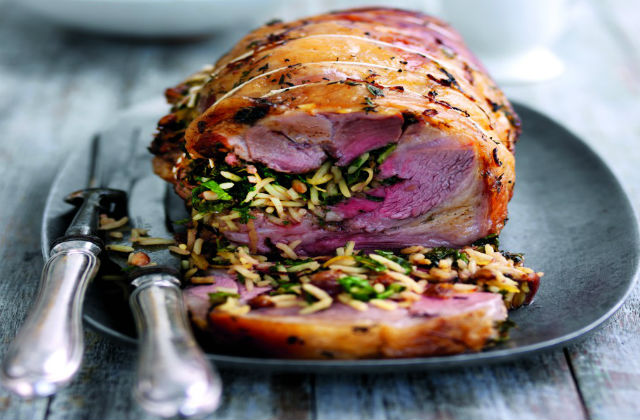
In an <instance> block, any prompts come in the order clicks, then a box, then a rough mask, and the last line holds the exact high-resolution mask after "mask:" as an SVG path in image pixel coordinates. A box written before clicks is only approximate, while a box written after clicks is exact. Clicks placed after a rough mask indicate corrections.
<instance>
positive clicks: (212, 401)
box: [129, 273, 222, 417]
mask: <svg viewBox="0 0 640 420" xmlns="http://www.w3.org/2000/svg"><path fill="white" fill-rule="evenodd" d="M179 284H180V282H179V280H178V279H177V278H176V277H175V276H173V275H171V274H167V273H152V274H144V275H141V276H140V277H137V278H136V279H135V280H134V281H133V285H134V286H136V288H135V289H134V291H133V292H132V294H131V297H130V299H129V304H130V306H131V309H132V311H133V316H134V318H135V321H136V328H137V330H138V337H139V338H138V342H139V349H138V367H137V378H136V383H135V387H134V397H135V398H136V400H137V401H138V403H139V404H140V405H141V406H142V407H143V408H144V409H146V410H147V411H149V412H151V413H154V414H156V415H160V416H164V417H170V416H175V415H181V416H183V417H190V416H195V415H204V414H208V413H210V412H212V411H213V410H215V409H216V408H217V406H218V403H219V401H220V395H221V393H222V384H221V381H220V377H219V376H218V374H217V372H215V370H214V369H213V368H212V366H211V364H210V363H209V362H208V361H207V360H206V358H205V356H204V353H203V352H202V350H201V349H200V348H199V347H198V345H197V343H196V341H195V339H194V337H193V333H192V331H191V327H190V325H189V322H188V320H187V313H186V309H185V305H184V301H183V296H182V290H180V287H179Z"/></svg>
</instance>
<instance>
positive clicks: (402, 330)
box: [207, 310, 498, 359]
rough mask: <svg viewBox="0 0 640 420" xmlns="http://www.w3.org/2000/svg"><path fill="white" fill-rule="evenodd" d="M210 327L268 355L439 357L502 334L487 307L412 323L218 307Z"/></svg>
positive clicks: (224, 338)
mask: <svg viewBox="0 0 640 420" xmlns="http://www.w3.org/2000/svg"><path fill="white" fill-rule="evenodd" d="M207 328H208V329H210V331H211V332H212V334H211V335H210V338H211V340H213V341H214V342H215V343H216V345H222V346H224V347H225V348H229V349H243V350H244V351H247V350H251V353H255V354H259V355H261V356H267V357H281V358H296V359H365V358H389V357H395V358H401V357H417V356H438V355H447V354H456V353H463V352H466V351H479V350H482V348H483V347H484V346H485V345H486V344H487V343H488V342H489V341H490V340H492V339H495V338H497V336H498V332H497V329H496V321H495V320H494V319H493V318H491V317H490V316H488V314H486V312H485V311H484V310H477V311H474V312H469V313H464V314H460V315H456V316H449V317H435V318H422V319H420V320H419V321H418V322H414V323H412V325H410V326H406V327H397V326H392V325H388V324H380V323H371V324H366V323H355V324H348V323H343V324H340V323H321V322H313V323H311V322H296V321H295V320H293V319H287V318H284V317H283V318H279V317H260V316H255V315H253V314H251V313H250V314H248V315H242V316H237V315H229V314H227V313H223V312H219V311H214V312H211V313H210V315H209V324H208V326H207Z"/></svg>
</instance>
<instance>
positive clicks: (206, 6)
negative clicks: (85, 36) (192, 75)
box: [22, 0, 280, 38]
mask: <svg viewBox="0 0 640 420" xmlns="http://www.w3.org/2000/svg"><path fill="white" fill-rule="evenodd" d="M22 4H24V5H25V6H26V7H28V8H29V9H31V10H32V11H34V12H36V13H38V14H39V15H41V16H43V17H46V18H49V19H51V20H53V21H56V22H58V23H61V24H63V25H66V26H69V27H72V28H75V29H80V30H88V31H92V32H100V33H105V34H110V35H121V36H135V37H145V38H152V37H162V38H169V37H170V38H185V37H197V36H202V35H207V34H211V33H213V32H216V31H218V30H222V29H225V28H229V27H231V26H233V25H237V24H247V25H255V24H257V23H264V22H266V21H267V20H269V19H270V18H272V17H274V15H275V14H277V7H276V6H277V5H278V4H280V1H279V0H233V1H225V0H55V1H52V0H22Z"/></svg>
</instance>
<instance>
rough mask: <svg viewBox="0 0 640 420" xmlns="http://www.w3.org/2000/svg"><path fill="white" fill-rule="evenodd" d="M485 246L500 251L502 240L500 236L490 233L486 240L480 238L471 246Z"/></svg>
mask: <svg viewBox="0 0 640 420" xmlns="http://www.w3.org/2000/svg"><path fill="white" fill-rule="evenodd" d="M485 245H491V246H493V247H494V248H495V249H498V247H499V246H500V238H499V237H498V234H497V233H490V234H488V235H487V236H485V237H484V238H480V239H478V240H477V241H475V242H474V243H472V244H471V246H485Z"/></svg>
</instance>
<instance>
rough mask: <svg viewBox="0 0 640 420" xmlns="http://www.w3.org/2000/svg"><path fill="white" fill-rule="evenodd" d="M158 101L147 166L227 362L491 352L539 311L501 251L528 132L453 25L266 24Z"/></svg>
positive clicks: (387, 15)
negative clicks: (162, 182)
mask: <svg viewBox="0 0 640 420" xmlns="http://www.w3.org/2000/svg"><path fill="white" fill-rule="evenodd" d="M166 96H167V98H168V100H169V102H170V103H171V104H172V112H171V113H170V114H169V115H167V116H165V117H163V118H162V119H161V120H160V122H159V125H158V133H157V135H156V138H155V140H154V142H153V143H152V146H151V151H152V152H153V153H154V154H155V155H156V157H155V159H154V169H155V171H156V172H157V173H158V174H159V175H160V176H162V177H163V178H165V179H166V180H167V181H169V182H171V183H173V184H174V185H175V189H176V191H177V193H178V194H179V195H180V196H181V197H183V198H184V199H185V201H186V203H187V205H188V207H189V208H190V209H191V220H190V221H189V229H188V232H189V234H188V235H187V238H185V239H184V244H181V245H180V248H175V249H174V251H175V252H178V253H182V254H183V255H185V256H187V257H188V258H190V261H189V262H188V264H186V266H187V267H189V268H188V270H187V272H186V275H187V277H188V278H189V277H190V278H191V281H192V283H195V285H194V287H191V288H189V289H188V290H187V292H186V297H187V303H188V306H189V308H190V311H191V314H192V319H193V320H194V322H195V323H196V325H197V326H199V327H200V328H201V329H202V330H204V331H209V332H210V333H212V334H211V335H210V336H209V339H210V340H212V341H213V342H215V343H216V348H217V349H220V348H222V347H221V346H225V345H228V346H231V348H235V349H238V348H240V349H243V350H251V351H253V352H257V353H259V354H261V355H270V356H279V357H304V358H361V357H408V356H418V355H435V354H450V353H458V352H462V351H465V350H480V349H481V348H483V346H485V345H486V344H487V342H489V341H490V340H491V339H494V338H497V337H498V330H497V326H498V325H499V324H500V323H501V322H502V321H504V320H505V319H506V317H507V308H513V307H518V306H520V305H522V304H523V303H526V302H528V301H529V300H530V299H531V298H532V297H533V294H534V293H535V291H536V289H537V287H538V281H539V277H540V273H534V272H533V271H532V270H530V269H528V268H525V267H523V266H522V259H521V256H520V255H518V254H508V253H502V252H499V251H498V249H497V240H496V234H497V233H499V232H500V230H501V229H502V227H503V225H504V222H505V219H506V216H507V203H508V201H509V199H510V198H511V194H512V191H513V185H514V176H515V175H514V156H513V149H514V143H515V141H516V139H517V137H518V135H519V132H520V126H519V120H518V117H517V116H516V115H515V114H514V112H513V109H512V107H511V105H510V104H509V102H508V101H507V100H506V99H505V97H504V95H503V94H502V92H501V91H500V89H498V88H497V87H496V85H495V84H494V82H493V81H492V80H491V78H490V77H489V76H488V75H487V73H486V71H485V70H484V69H483V67H482V65H481V64H480V63H479V62H478V60H477V59H476V58H475V57H474V56H473V55H472V54H471V53H470V52H469V50H467V48H466V47H465V46H464V44H463V42H462V40H461V38H460V36H459V35H458V34H457V33H456V32H455V31H454V30H453V29H452V28H451V27H449V26H448V25H446V24H444V23H443V22H441V21H439V20H437V19H435V18H432V17H429V16H426V15H423V14H420V13H414V12H407V11H402V10H395V9H382V8H374V9H358V10H349V11H344V12H336V13H330V14H326V15H320V16H316V17H312V18H308V19H303V20H299V21H295V22H290V23H279V22H274V23H270V24H267V25H266V26H264V27H262V28H259V29H257V30H255V31H253V32H252V33H250V34H249V35H247V36H246V37H245V38H243V39H242V40H241V41H240V42H239V43H238V44H237V45H236V46H235V47H234V48H233V49H232V50H231V51H230V52H229V53H228V54H226V55H225V56H224V57H222V58H221V59H220V60H219V61H218V62H217V63H216V64H215V65H213V66H210V67H208V68H206V69H204V70H202V71H201V72H199V73H196V74H194V75H193V76H191V77H190V78H189V79H187V80H186V81H185V82H183V83H181V84H180V85H178V86H176V87H173V88H170V89H168V90H167V92H166ZM481 238H484V239H481ZM479 239H480V241H478V240H479ZM185 263H187V261H185Z"/></svg>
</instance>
